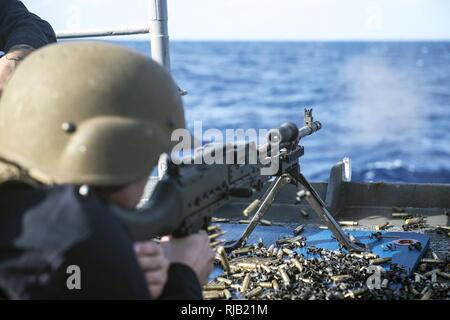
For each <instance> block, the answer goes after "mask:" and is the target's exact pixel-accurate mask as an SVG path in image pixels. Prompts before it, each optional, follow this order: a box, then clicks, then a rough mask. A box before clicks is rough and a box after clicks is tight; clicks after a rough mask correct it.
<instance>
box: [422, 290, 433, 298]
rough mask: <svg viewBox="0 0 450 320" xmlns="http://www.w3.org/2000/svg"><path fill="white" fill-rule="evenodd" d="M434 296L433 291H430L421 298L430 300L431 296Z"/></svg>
mask: <svg viewBox="0 0 450 320" xmlns="http://www.w3.org/2000/svg"><path fill="white" fill-rule="evenodd" d="M432 295H433V291H432V290H431V289H428V290H427V291H426V292H425V293H424V294H423V295H422V296H421V297H420V300H430V298H431V296H432Z"/></svg>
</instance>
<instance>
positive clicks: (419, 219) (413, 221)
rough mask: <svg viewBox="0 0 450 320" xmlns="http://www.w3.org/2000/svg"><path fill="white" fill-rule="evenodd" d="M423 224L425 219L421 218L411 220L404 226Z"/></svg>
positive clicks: (407, 220)
mask: <svg viewBox="0 0 450 320" xmlns="http://www.w3.org/2000/svg"><path fill="white" fill-rule="evenodd" d="M421 222H423V218H420V217H419V218H409V219H406V220H405V222H404V224H405V225H410V224H418V223H421Z"/></svg>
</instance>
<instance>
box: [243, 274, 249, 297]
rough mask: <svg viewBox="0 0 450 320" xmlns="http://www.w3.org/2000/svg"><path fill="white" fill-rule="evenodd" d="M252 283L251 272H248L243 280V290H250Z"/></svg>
mask: <svg viewBox="0 0 450 320" xmlns="http://www.w3.org/2000/svg"><path fill="white" fill-rule="evenodd" d="M249 285H250V273H247V274H246V275H245V277H244V280H243V281H242V288H241V292H243V293H245V292H247V290H248V286H249Z"/></svg>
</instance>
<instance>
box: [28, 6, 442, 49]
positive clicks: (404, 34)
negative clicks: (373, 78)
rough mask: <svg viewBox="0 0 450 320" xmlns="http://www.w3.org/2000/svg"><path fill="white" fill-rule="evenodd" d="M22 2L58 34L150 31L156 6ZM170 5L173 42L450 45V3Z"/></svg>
mask: <svg viewBox="0 0 450 320" xmlns="http://www.w3.org/2000/svg"><path fill="white" fill-rule="evenodd" d="M22 1H23V2H24V3H25V4H26V5H27V6H28V8H29V9H30V10H31V11H33V12H35V13H36V14H38V15H40V16H41V17H43V18H45V19H46V20H48V21H49V22H50V23H51V24H52V25H53V26H54V29H55V30H56V31H65V30H69V29H72V30H82V29H105V28H111V27H121V26H145V25H147V24H148V20H149V1H150V0H127V1H122V0H65V1H61V0H22ZM168 5H169V33H170V37H171V39H174V40H280V41H282V40H300V41H301V40H337V41H339V40H450V0H168ZM146 38H148V35H141V36H133V38H131V39H146ZM128 39H130V38H128Z"/></svg>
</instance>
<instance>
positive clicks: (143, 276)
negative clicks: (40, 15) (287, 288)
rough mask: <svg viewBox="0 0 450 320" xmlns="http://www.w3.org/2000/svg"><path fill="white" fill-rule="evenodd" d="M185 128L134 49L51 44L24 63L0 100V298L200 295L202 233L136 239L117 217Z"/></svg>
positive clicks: (208, 257) (158, 77)
mask: <svg viewBox="0 0 450 320" xmlns="http://www.w3.org/2000/svg"><path fill="white" fill-rule="evenodd" d="M44 72H45V74H46V76H45V77H42V76H41V74H42V73H44ZM24 84H26V85H24ZM30 88H33V89H32V90H31V89H30ZM184 126H185V120H184V112H183V107H182V101H181V98H180V94H179V91H178V89H177V86H176V85H175V84H174V82H173V80H172V78H171V77H170V75H169V74H168V73H167V72H166V71H165V70H164V68H162V67H161V66H159V65H158V64H157V63H156V62H154V61H152V60H150V59H148V58H146V57H145V56H143V55H140V54H138V53H135V52H134V51H131V50H128V49H126V48H123V47H120V46H116V45H112V44H105V43H95V42H77V43H70V44H68V43H66V44H53V45H49V46H46V47H44V48H42V49H39V50H36V51H35V52H33V53H32V54H31V55H30V56H29V57H28V58H27V59H26V60H25V61H23V63H22V65H21V67H20V68H18V69H17V70H16V72H15V73H14V74H13V76H12V77H11V79H10V81H9V82H8V84H7V86H6V88H5V91H4V93H3V96H2V98H1V99H0V210H1V212H0V248H1V249H0V292H1V293H0V296H1V295H3V296H4V297H6V298H10V299H36V298H39V299H42V298H58V299H72V298H74V299H77V298H83V299H86V298H87V299H105V298H112V299H115V298H123V299H147V298H150V297H153V298H158V297H159V298H162V299H163V298H168V299H196V298H201V297H202V293H201V285H203V284H205V283H206V282H207V278H208V275H209V273H210V272H211V270H212V260H213V257H214V255H213V251H212V249H211V247H210V246H209V241H208V237H207V235H206V234H205V233H204V232H201V233H197V234H194V235H191V236H188V237H185V238H177V239H165V240H164V241H163V242H162V243H163V244H161V245H158V244H155V243H152V242H143V243H133V241H132V240H131V238H130V235H129V233H128V230H127V229H126V227H125V225H124V224H122V222H121V221H120V220H119V219H118V218H117V217H116V216H115V215H114V214H113V208H114V207H120V208H124V209H128V210H129V209H133V208H135V207H136V205H137V204H138V202H139V200H140V198H141V195H142V193H143V190H144V186H145V184H146V181H147V178H148V176H149V174H150V173H151V171H152V168H153V167H154V166H155V165H156V163H157V161H158V158H159V156H160V154H161V153H163V152H169V151H170V148H171V147H172V142H171V141H170V135H171V132H172V131H173V130H174V129H176V128H182V127H184ZM121 210H122V209H121ZM130 212H131V213H130V214H139V213H136V212H133V210H130ZM133 247H134V248H133ZM149 289H150V290H149Z"/></svg>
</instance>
